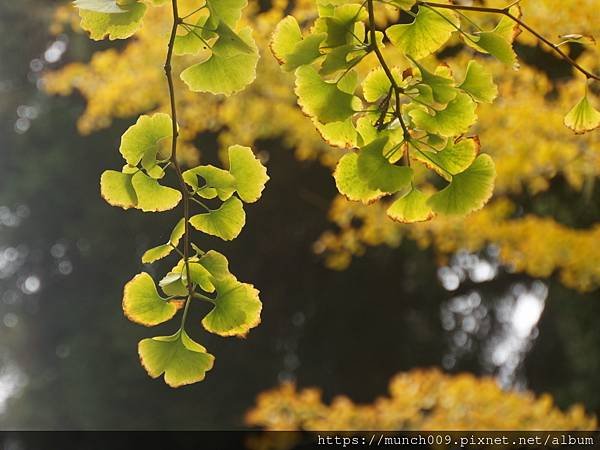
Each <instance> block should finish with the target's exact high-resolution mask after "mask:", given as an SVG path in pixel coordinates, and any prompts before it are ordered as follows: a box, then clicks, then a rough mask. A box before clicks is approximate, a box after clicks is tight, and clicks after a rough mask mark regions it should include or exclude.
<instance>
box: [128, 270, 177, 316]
mask: <svg viewBox="0 0 600 450" xmlns="http://www.w3.org/2000/svg"><path fill="white" fill-rule="evenodd" d="M123 311H124V312H125V316H126V317H127V318H128V319H129V320H131V321H132V322H135V323H139V324H141V325H146V326H154V325H158V324H159V323H163V322H166V321H167V320H169V319H171V318H172V317H173V316H174V315H175V313H176V312H177V306H176V305H174V304H173V303H170V302H169V301H167V300H165V299H164V298H162V297H161V296H160V295H159V294H158V291H157V290H156V285H155V284H154V280H153V279H152V277H151V276H150V275H148V274H147V273H146V272H142V273H140V274H139V275H136V276H135V277H134V278H133V279H132V280H131V281H130V282H129V283H127V284H126V285H125V289H124V291H123Z"/></svg>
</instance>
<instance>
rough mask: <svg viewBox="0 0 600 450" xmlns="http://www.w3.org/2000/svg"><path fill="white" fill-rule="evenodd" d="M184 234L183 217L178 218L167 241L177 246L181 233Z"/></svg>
mask: <svg viewBox="0 0 600 450" xmlns="http://www.w3.org/2000/svg"><path fill="white" fill-rule="evenodd" d="M184 234H185V219H183V218H182V219H180V220H179V222H177V225H175V228H173V231H171V236H170V237H169V242H170V243H171V244H173V246H174V247H177V246H178V245H179V241H181V238H182V237H183V235H184Z"/></svg>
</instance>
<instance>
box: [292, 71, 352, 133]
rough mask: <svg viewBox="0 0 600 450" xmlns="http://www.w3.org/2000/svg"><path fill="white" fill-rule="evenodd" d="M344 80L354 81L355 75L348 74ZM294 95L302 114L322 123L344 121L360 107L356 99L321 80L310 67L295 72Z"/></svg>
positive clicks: (334, 85) (332, 84)
mask: <svg viewBox="0 0 600 450" xmlns="http://www.w3.org/2000/svg"><path fill="white" fill-rule="evenodd" d="M346 78H353V79H354V80H355V79H356V74H355V73H354V72H350V73H348V74H347V75H346V76H345V77H344V79H346ZM346 83H349V82H346ZM296 94H297V95H298V103H299V104H300V107H301V108H302V110H303V111H304V113H305V114H307V115H309V116H311V117H313V118H315V119H316V120H318V121H319V122H322V123H329V122H339V121H344V120H345V119H347V118H348V117H350V116H352V115H353V114H354V112H355V111H358V110H360V109H361V107H362V105H361V102H360V100H359V99H358V97H355V96H354V95H352V94H351V93H348V92H347V91H344V90H342V89H341V86H339V85H337V84H335V83H330V82H327V81H325V80H323V79H322V78H321V77H320V76H319V74H318V72H317V71H316V69H315V68H314V67H312V66H302V67H299V68H298V69H297V70H296Z"/></svg>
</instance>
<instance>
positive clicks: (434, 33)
mask: <svg viewBox="0 0 600 450" xmlns="http://www.w3.org/2000/svg"><path fill="white" fill-rule="evenodd" d="M459 25H460V20H459V19H458V17H457V15H456V14H455V13H454V12H452V11H440V10H435V11H434V10H433V9H432V8H428V7H426V6H420V7H419V12H418V13H417V17H416V18H415V20H414V21H413V22H412V23H409V24H399V25H392V26H391V27H389V28H388V29H387V30H386V34H387V36H388V38H389V39H390V41H392V44H394V45H395V46H396V47H398V48H400V49H401V50H402V51H403V52H404V53H406V54H407V55H409V56H412V57H413V58H414V59H423V58H425V57H426V56H429V55H431V54H432V53H433V52H435V51H437V50H439V49H440V48H441V47H442V46H443V45H444V44H445V43H446V42H447V41H448V39H450V36H451V35H452V32H454V31H456V27H458V26H459Z"/></svg>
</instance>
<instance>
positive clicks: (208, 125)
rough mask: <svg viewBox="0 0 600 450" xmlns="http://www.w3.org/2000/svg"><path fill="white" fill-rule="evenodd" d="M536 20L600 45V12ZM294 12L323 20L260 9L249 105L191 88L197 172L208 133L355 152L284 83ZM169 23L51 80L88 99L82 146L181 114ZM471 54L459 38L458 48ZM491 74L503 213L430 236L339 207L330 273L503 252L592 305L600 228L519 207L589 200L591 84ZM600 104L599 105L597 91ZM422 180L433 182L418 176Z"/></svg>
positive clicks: (548, 29)
mask: <svg viewBox="0 0 600 450" xmlns="http://www.w3.org/2000/svg"><path fill="white" fill-rule="evenodd" d="M180 3H181V5H182V11H183V14H185V11H186V9H187V10H189V9H191V8H193V7H194V5H195V4H196V3H194V1H193V0H180ZM505 4H506V2H502V1H500V0H493V1H488V2H486V5H489V6H499V5H505ZM288 8H289V11H288ZM522 9H523V19H524V20H525V21H526V22H527V23H528V24H530V25H531V26H533V27H534V28H536V29H537V30H539V31H540V32H541V33H542V34H543V35H545V36H546V37H547V38H548V39H550V40H552V41H555V42H558V41H559V35H563V34H571V33H580V34H584V35H587V34H593V33H594V32H595V31H597V2H596V1H595V0H584V1H575V0H567V1H564V0H562V1H559V0H539V1H536V2H523V5H522ZM288 12H289V13H291V14H293V15H294V16H296V17H297V18H298V21H299V22H300V23H305V22H307V21H308V22H310V21H311V20H313V19H314V18H315V14H316V11H315V1H314V0H300V1H296V2H290V1H288V0H275V1H273V2H272V5H271V7H270V9H268V10H267V11H261V10H260V9H259V2H257V1H250V6H249V7H248V8H246V11H245V18H244V21H245V22H246V23H248V24H251V25H252V26H253V28H254V30H255V32H254V35H255V38H256V40H257V44H258V46H259V48H260V51H261V55H262V58H261V60H260V62H259V66H258V74H257V80H256V81H255V82H254V83H253V84H252V85H251V86H250V87H249V88H248V89H246V90H245V91H244V92H242V93H239V94H237V95H235V96H233V97H231V98H230V99H228V101H227V102H222V99H221V98H220V97H218V96H212V95H207V94H197V93H191V92H189V91H188V90H187V89H186V88H185V87H184V86H183V84H182V83H180V82H178V83H177V86H176V87H177V89H178V103H179V104H178V110H179V111H180V117H179V122H180V126H181V130H182V150H183V151H182V155H183V158H184V159H186V160H187V161H189V162H190V163H192V162H193V163H195V162H197V160H198V158H199V155H200V153H199V152H198V149H195V148H194V146H193V144H192V142H193V141H194V139H195V138H196V137H197V136H198V135H199V134H201V133H204V132H217V133H219V141H220V143H221V144H222V147H223V148H226V147H227V145H229V144H231V143H234V142H236V143H240V144H243V145H254V146H255V147H257V148H258V149H259V150H260V142H257V141H260V140H261V139H267V138H268V139H271V138H278V139H281V141H282V142H283V144H284V145H286V146H287V147H289V148H292V149H294V151H295V155H296V156H297V158H299V159H302V160H307V159H314V160H319V161H320V162H321V163H322V164H324V165H326V166H328V167H334V166H335V164H336V162H337V160H338V159H339V157H340V156H341V155H342V154H343V153H344V150H342V149H338V148H333V147H330V146H328V145H327V144H326V143H325V142H324V141H323V140H322V138H321V137H320V136H319V134H318V133H317V131H316V130H315V129H314V126H313V124H312V123H311V121H310V120H308V119H307V118H305V117H304V116H303V114H302V113H301V112H300V110H299V108H298V107H297V106H296V97H295V95H294V92H293V88H292V84H293V76H292V75H290V74H286V73H283V72H282V71H281V70H280V68H279V66H278V64H277V62H276V61H275V59H274V58H273V57H272V56H271V54H270V52H269V50H268V42H269V39H270V35H271V33H272V31H273V29H274V27H275V25H276V24H277V23H278V21H279V20H281V19H282V18H283V17H284V16H285V15H286V14H287V13H288ZM75 15H76V13H75V12H74V11H73V10H72V8H70V7H69V6H62V7H59V8H58V10H57V13H56V21H55V24H54V25H53V29H54V31H55V32H60V31H61V30H62V29H63V28H64V27H65V26H72V27H74V28H76V27H77V22H78V20H77V17H75ZM470 17H471V18H472V19H474V20H477V21H479V22H480V23H482V24H485V25H487V24H489V25H490V26H492V25H493V20H494V18H493V17H491V16H487V15H483V16H482V15H478V14H471V15H470ZM396 19H397V12H394V10H393V9H389V8H388V9H379V10H378V16H377V20H378V21H379V22H380V23H390V22H392V21H394V20H396ZM169 20H170V18H169V15H168V14H165V10H164V8H160V7H159V8H151V9H150V10H149V13H148V14H147V16H146V18H145V23H144V26H143V27H142V29H141V30H140V31H139V33H137V34H136V37H135V39H132V40H130V41H128V43H127V44H126V45H125V46H124V47H123V48H122V49H120V50H116V49H109V50H102V51H98V52H96V53H94V55H93V56H92V58H91V60H90V61H89V62H88V63H73V64H69V65H67V66H65V67H64V68H62V69H60V70H58V71H56V72H51V73H48V74H47V75H46V77H45V88H46V90H47V91H48V92H50V93H55V94H60V95H68V94H70V93H72V92H73V91H78V92H80V93H81V94H82V95H83V96H84V97H85V99H86V100H87V106H86V109H85V111H84V113H83V114H82V116H81V118H80V119H79V122H78V127H79V130H80V131H81V132H82V133H84V134H85V133H91V132H93V131H95V130H98V129H101V128H105V127H108V126H109V125H110V124H111V122H112V120H113V118H129V117H133V116H135V115H136V114H139V113H142V112H147V111H168V96H167V91H166V87H165V83H164V78H163V71H162V70H163V69H162V67H161V66H160V64H157V61H162V60H163V59H164V52H165V48H166V45H165V41H166V39H167V35H168V31H169V26H170V24H169ZM518 41H519V42H520V43H522V44H525V45H535V44H536V41H535V39H533V38H532V37H531V35H529V34H528V33H526V32H523V33H521V34H520V35H519V37H518ZM459 42H460V41H459V39H458V37H455V38H454V40H453V41H452V42H451V43H450V44H449V45H455V44H459ZM563 48H564V49H566V48H567V47H563ZM384 51H385V52H387V55H386V56H387V59H388V60H389V61H397V63H398V64H399V65H402V64H403V63H404V62H403V61H402V60H401V59H398V58H397V57H396V56H395V54H394V53H395V50H394V49H393V48H386V49H384ZM396 53H397V51H396ZM580 53H581V54H580V55H579V56H578V57H577V62H578V63H580V64H581V65H583V66H584V67H586V68H588V69H590V70H591V71H593V72H595V73H598V72H600V58H599V56H600V55H599V51H598V49H597V47H594V46H589V47H586V49H585V50H584V51H583V52H580ZM472 57H473V54H472V53H471V51H470V50H468V49H465V50H463V51H461V52H459V53H458V54H457V55H456V56H453V57H451V58H446V59H445V61H446V62H448V63H449V64H450V66H451V67H452V68H453V69H454V70H455V71H457V72H460V70H461V68H464V67H466V61H467V60H468V59H469V58H472ZM175 62H176V66H175V71H176V72H177V71H179V70H180V69H181V68H182V67H184V66H185V65H189V59H188V58H177V59H176V61H175ZM484 63H485V64H486V65H487V66H488V67H490V68H491V70H492V72H493V73H494V77H495V80H496V82H497V84H498V87H499V91H500V95H499V98H498V99H497V100H496V102H495V103H494V104H492V105H482V106H481V107H480V108H479V112H478V115H479V122H478V125H477V127H476V130H475V131H476V132H477V133H478V134H479V136H480V139H481V142H482V151H483V152H485V153H488V154H490V155H492V157H493V158H494V160H495V163H496V168H497V180H496V188H495V194H494V198H493V200H492V201H491V202H490V204H489V205H488V206H487V207H485V208H484V209H483V210H481V211H479V212H476V213H474V214H472V215H470V216H468V217H467V218H461V219H452V218H441V217H438V218H436V219H435V220H433V221H431V222H428V223H424V224H418V225H409V226H407V225H401V224H396V223H394V222H392V221H391V220H390V219H389V218H387V216H386V215H385V209H386V205H385V203H383V202H379V203H377V204H374V205H371V206H368V207H367V206H364V205H361V204H358V203H352V202H348V201H346V200H344V199H342V198H341V197H338V198H336V199H335V200H334V201H333V203H332V205H331V209H330V213H329V217H330V219H331V221H332V222H333V223H334V224H335V225H336V231H335V232H334V231H325V232H324V234H323V235H322V236H321V238H320V239H319V240H318V242H316V243H315V251H317V252H318V253H323V254H324V255H325V258H326V263H327V264H328V266H330V267H332V268H335V269H344V268H346V267H347V266H348V264H350V262H351V260H352V257H353V256H355V255H360V254H362V253H364V252H365V251H366V250H367V248H368V247H369V246H373V245H388V246H391V247H395V246H398V245H399V244H400V243H401V241H402V239H403V238H409V239H415V240H417V242H418V243H419V244H420V245H422V246H423V247H427V246H433V247H434V249H435V251H436V252H437V254H439V255H440V256H441V258H440V260H443V257H444V255H448V254H450V253H452V252H454V251H456V250H459V249H461V248H466V249H469V250H472V251H476V250H478V249H481V248H482V247H484V246H486V245H487V244H489V243H494V244H495V245H497V246H498V247H499V249H500V255H499V258H500V261H501V262H502V263H503V264H505V265H507V266H509V267H510V268H511V269H513V270H515V271H520V272H525V273H527V274H530V275H532V276H536V277H538V276H539V277H546V276H549V275H552V274H553V273H555V272H556V273H558V274H559V277H560V279H561V281H562V282H563V283H564V284H565V285H566V286H568V287H571V288H574V289H577V290H580V291H591V290H593V289H596V288H597V287H598V286H600V246H598V245H594V244H595V243H596V242H598V239H599V238H600V227H599V226H591V227H590V228H587V229H573V228H570V227H569V226H567V225H564V224H561V223H560V222H558V221H557V220H556V219H555V218H554V217H553V216H552V214H550V215H548V216H544V217H542V216H536V215H532V214H526V215H523V214H520V213H519V211H520V209H521V206H520V205H519V204H518V202H517V201H516V200H515V197H516V196H521V195H526V196H529V197H531V198H533V199H535V198H536V196H539V195H541V194H542V193H544V192H545V191H547V190H548V189H549V188H550V186H551V185H552V183H553V182H555V181H556V180H557V179H559V178H560V179H564V180H565V182H566V184H567V186H568V189H569V190H571V191H573V192H575V193H577V194H578V195H581V196H584V194H585V193H586V192H588V191H589V189H590V187H591V186H593V183H594V180H595V179H596V178H597V177H598V176H599V175H600V133H599V132H597V131H596V132H592V133H588V134H586V135H584V136H576V135H574V134H573V133H572V132H571V131H570V130H568V129H567V128H566V127H565V126H564V124H563V117H564V115H565V114H566V113H567V111H569V109H570V108H571V107H572V106H573V105H575V104H576V103H577V101H578V100H579V99H580V98H581V96H582V95H583V93H584V89H585V88H584V86H585V82H584V80H583V79H582V76H581V75H580V74H574V75H573V76H572V77H567V78H564V79H553V80H550V79H548V78H547V76H546V75H545V74H544V73H543V72H541V71H540V70H539V69H537V68H535V67H532V66H527V65H525V64H524V63H522V64H521V68H520V70H518V71H515V70H512V69H511V68H508V67H506V66H503V65H501V64H500V63H498V62H495V61H493V60H492V59H489V58H486V59H485V60H484ZM375 64H376V60H375V58H367V59H366V62H365V64H364V67H362V68H361V71H365V73H366V71H368V70H369V69H370V68H372V67H374V66H375ZM459 77H460V74H457V78H459ZM176 78H177V79H178V77H176ZM590 92H591V93H592V94H598V92H599V91H598V88H597V87H594V85H593V84H591V85H590ZM591 101H592V102H595V103H596V104H597V103H598V102H599V99H598V95H592V96H591ZM273 117H276V118H277V120H273ZM419 176H421V177H423V176H424V175H423V174H419V173H417V177H419ZM590 201H593V199H590ZM353 219H360V220H358V221H357V220H353ZM356 223H358V226H357V225H356Z"/></svg>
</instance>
